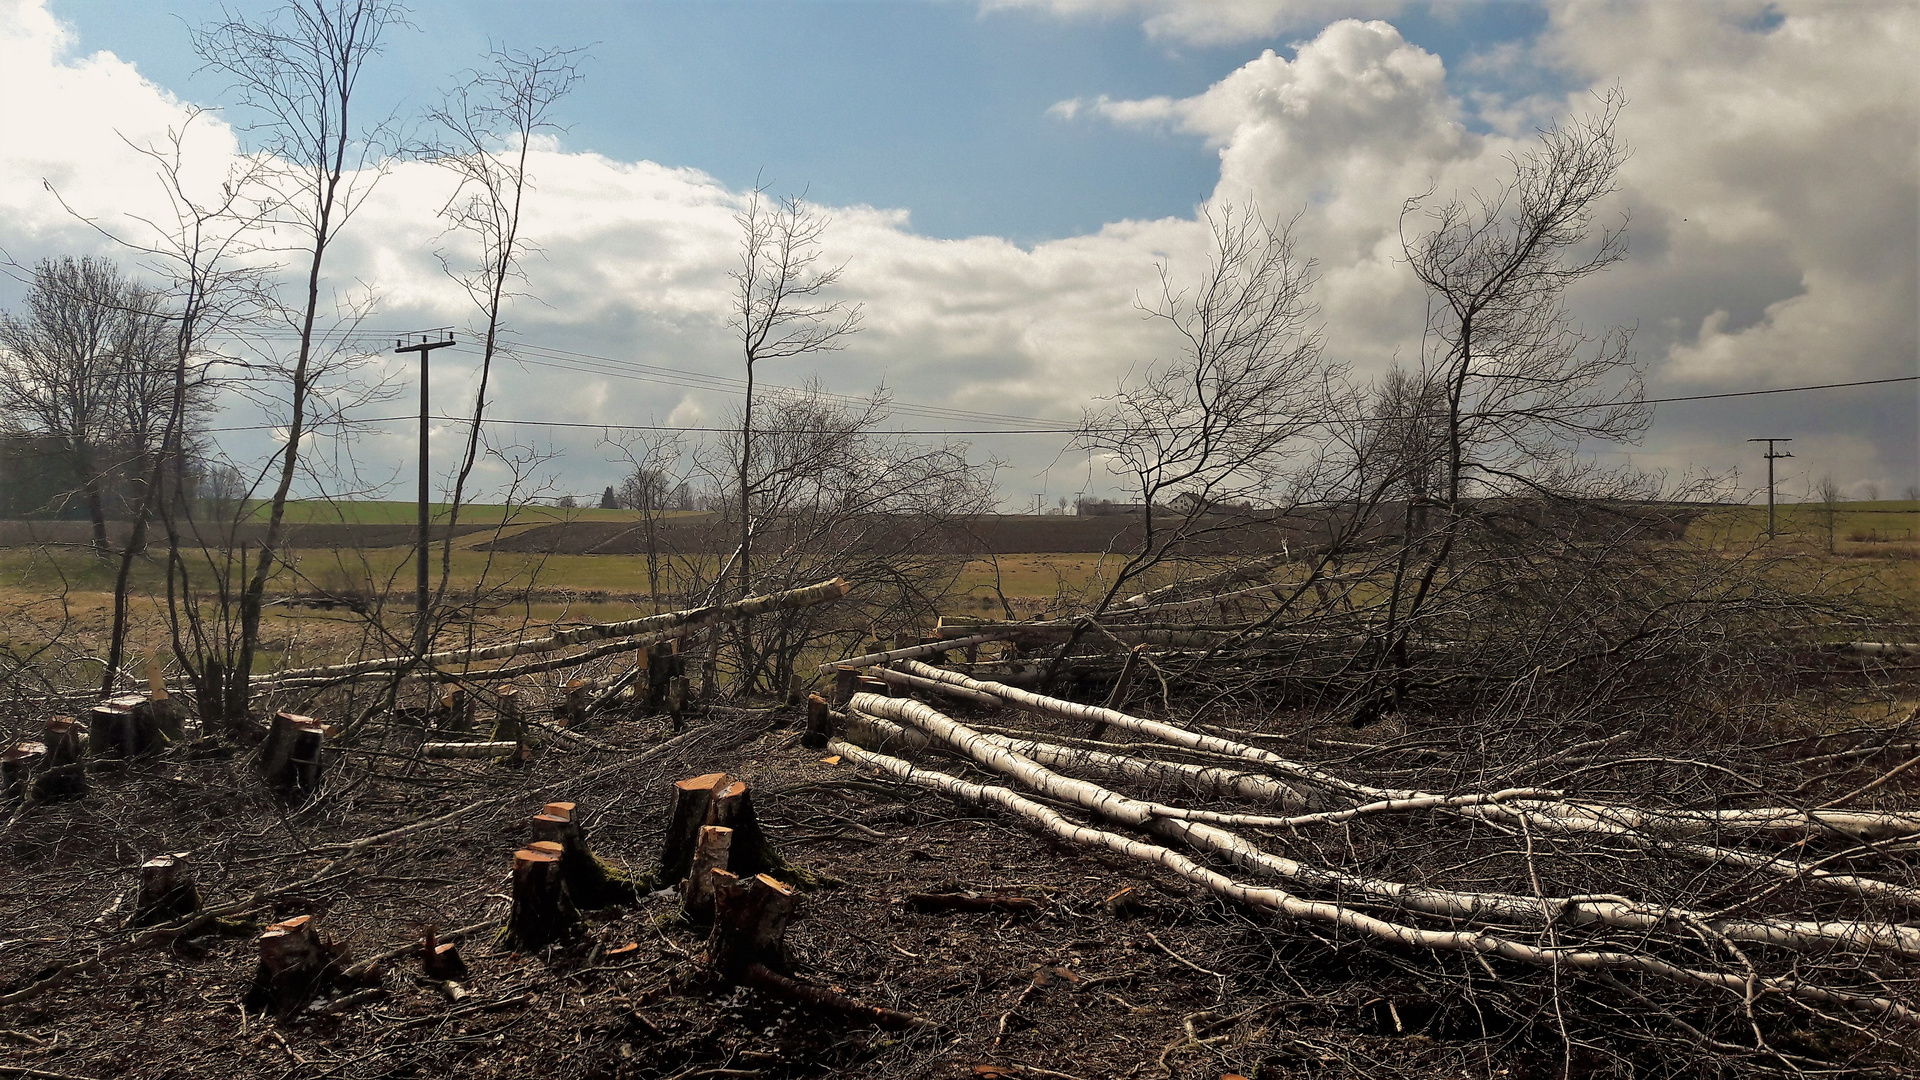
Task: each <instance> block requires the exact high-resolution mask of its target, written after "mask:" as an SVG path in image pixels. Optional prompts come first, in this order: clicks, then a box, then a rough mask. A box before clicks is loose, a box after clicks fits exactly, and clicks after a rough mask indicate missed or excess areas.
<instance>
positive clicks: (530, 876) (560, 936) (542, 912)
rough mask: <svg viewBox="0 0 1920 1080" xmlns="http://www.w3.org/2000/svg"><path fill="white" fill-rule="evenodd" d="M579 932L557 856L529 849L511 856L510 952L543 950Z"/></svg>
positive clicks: (507, 941)
mask: <svg viewBox="0 0 1920 1080" xmlns="http://www.w3.org/2000/svg"><path fill="white" fill-rule="evenodd" d="M549 842H550V841H549ZM580 929H581V927H580V915H579V913H578V912H577V911H575V910H574V906H573V900H572V898H571V897H569V896H568V895H567V885H566V880H565V879H564V878H563V877H562V876H561V872H560V855H559V853H557V852H554V851H540V850H536V849H535V848H531V847H528V848H521V849H520V850H519V851H516V852H514V853H513V913H512V914H511V915H510V916H508V918H507V930H506V935H505V940H506V943H507V944H508V945H509V946H511V947H512V948H514V949H522V950H534V949H543V948H546V947H547V946H548V945H551V944H553V943H554V942H556V941H563V940H565V939H567V938H570V937H573V936H575V935H577V934H578V933H579V932H580Z"/></svg>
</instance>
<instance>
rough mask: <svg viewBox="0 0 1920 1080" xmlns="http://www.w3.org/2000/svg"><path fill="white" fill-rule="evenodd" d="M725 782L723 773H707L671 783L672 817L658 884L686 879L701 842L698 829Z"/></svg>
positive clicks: (663, 841) (663, 842)
mask: <svg viewBox="0 0 1920 1080" xmlns="http://www.w3.org/2000/svg"><path fill="white" fill-rule="evenodd" d="M726 782H727V774H726V773H707V774H706V775H705V776H695V777H690V778H688V779H686V780H678V781H675V782H674V785H673V816H672V817H671V818H669V819H668V821H667V834H666V837H665V838H664V839H663V840H662V842H661V844H660V872H659V874H658V881H659V884H661V885H663V886H664V885H677V884H679V883H680V882H681V881H683V880H685V879H686V876H687V869H688V868H689V867H690V866H692V865H693V852H694V848H695V846H696V844H697V842H698V840H699V839H700V826H702V825H705V824H707V807H708V806H709V805H710V804H711V803H712V802H713V793H714V791H715V790H717V789H719V788H721V787H724V786H725V785H726Z"/></svg>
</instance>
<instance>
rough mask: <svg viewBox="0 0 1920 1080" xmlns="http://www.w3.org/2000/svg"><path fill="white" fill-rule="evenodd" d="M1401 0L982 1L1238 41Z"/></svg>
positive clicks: (1177, 36)
mask: <svg viewBox="0 0 1920 1080" xmlns="http://www.w3.org/2000/svg"><path fill="white" fill-rule="evenodd" d="M1402 6H1403V5H1402V4H1401V3H1400V2H1399V0H983V2H982V4H981V9H982V10H984V11H1005V10H1013V9H1039V10H1042V11H1046V12H1048V13H1050V14H1052V15H1054V16H1056V17H1059V18H1064V19H1077V18H1088V17H1093V18H1137V19H1139V20H1141V26H1142V27H1143V28H1144V29H1145V30H1146V32H1147V36H1148V37H1149V38H1152V39H1154V40H1155V41H1167V42H1174V43H1179V44H1185V45H1237V44H1240V43H1241V42H1247V41H1262V40H1270V39H1272V38H1273V37H1274V36H1275V35H1278V34H1280V33H1282V32H1284V31H1289V30H1299V29H1303V28H1309V27H1317V26H1320V25H1322V24H1324V23H1325V22H1327V21H1328V20H1329V19H1335V18H1340V17H1342V16H1349V17H1351V16H1356V15H1359V16H1365V15H1391V14H1393V13H1394V12H1397V11H1399V10H1400V9H1401V7H1402Z"/></svg>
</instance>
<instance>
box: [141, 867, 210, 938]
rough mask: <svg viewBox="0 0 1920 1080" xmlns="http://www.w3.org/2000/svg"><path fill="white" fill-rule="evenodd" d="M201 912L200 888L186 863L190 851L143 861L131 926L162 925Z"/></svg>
mask: <svg viewBox="0 0 1920 1080" xmlns="http://www.w3.org/2000/svg"><path fill="white" fill-rule="evenodd" d="M199 912H200V890H199V889H198V888H196V887H195V886H194V884H193V873H192V871H191V870H189V869H188V867H187V853H186V852H184V851H178V852H175V853H173V854H171V855H156V856H154V857H153V858H151V859H148V860H147V861H146V862H144V863H141V864H140V893H139V898H138V899H137V900H136V901H135V902H134V906H133V920H132V922H130V923H128V925H129V926H160V925H162V924H164V923H174V922H179V921H180V920H182V919H186V918H190V917H192V916H194V915H197V914H199Z"/></svg>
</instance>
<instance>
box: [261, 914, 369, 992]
mask: <svg viewBox="0 0 1920 1080" xmlns="http://www.w3.org/2000/svg"><path fill="white" fill-rule="evenodd" d="M345 952H346V950H345V948H344V947H343V946H340V945H336V944H334V943H332V942H328V941H323V940H322V939H321V938H320V935H319V934H317V933H315V932H314V928H313V916H311V915H300V916H297V917H295V918H292V919H288V920H286V921H285V922H278V923H274V924H273V925H272V926H269V927H267V929H266V932H265V933H263V934H261V935H260V964H259V966H258V967H256V968H255V969H254V975H253V986H252V988H251V989H249V990H248V991H247V995H246V998H245V1000H244V1001H243V1004H244V1005H245V1006H246V1007H247V1009H248V1010H249V1011H253V1012H266V1011H271V1012H273V1013H274V1014H275V1015H276V1016H283V1017H284V1016H290V1015H292V1014H293V1013H295V1012H297V1011H298V1010H299V1009H300V1008H301V1006H303V1005H305V1004H306V1003H307V1002H309V1001H312V1000H313V998H314V995H316V994H318V993H320V992H321V991H322V990H325V989H326V988H327V986H328V985H329V984H331V983H332V981H333V976H334V974H335V972H337V971H338V970H339V966H340V958H341V957H342V956H343V955H344V954H345Z"/></svg>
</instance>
